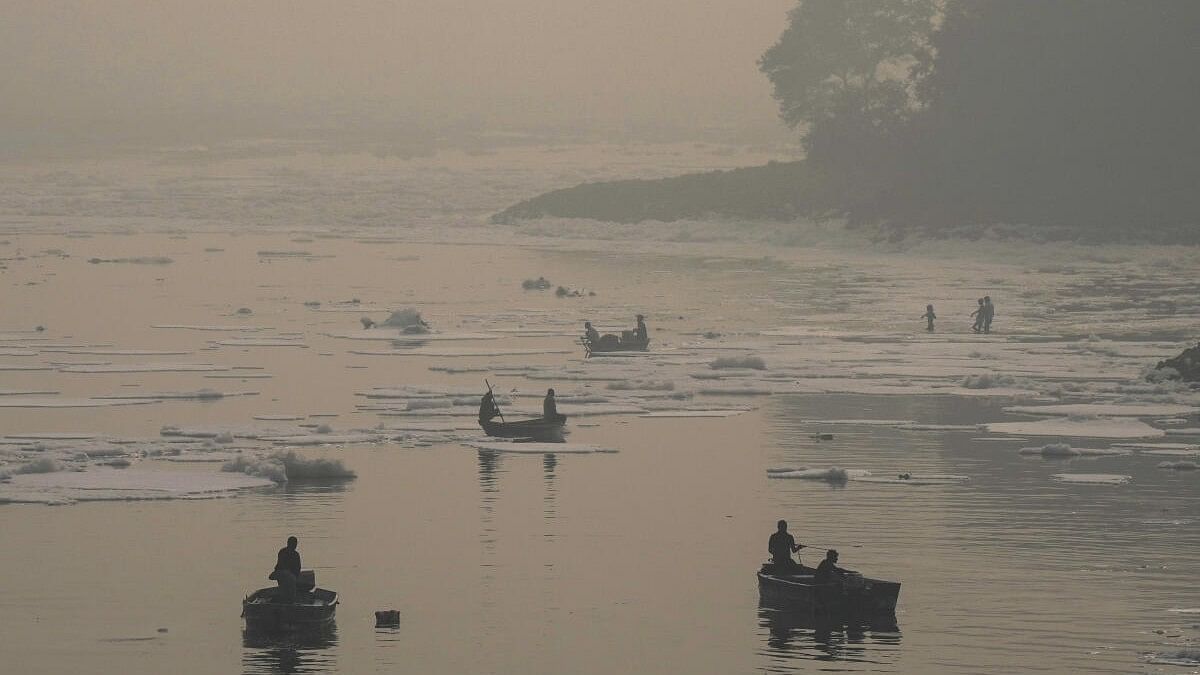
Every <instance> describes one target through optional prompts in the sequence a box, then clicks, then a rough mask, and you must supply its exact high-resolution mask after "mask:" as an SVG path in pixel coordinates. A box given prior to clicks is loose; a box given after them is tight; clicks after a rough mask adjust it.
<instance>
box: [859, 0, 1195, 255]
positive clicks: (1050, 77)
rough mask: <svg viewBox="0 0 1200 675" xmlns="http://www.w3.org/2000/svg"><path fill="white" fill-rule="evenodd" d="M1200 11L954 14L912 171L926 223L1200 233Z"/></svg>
mask: <svg viewBox="0 0 1200 675" xmlns="http://www.w3.org/2000/svg"><path fill="white" fill-rule="evenodd" d="M1197 30H1200V2H1196V1H1195V0H1154V1H1153V2H1146V1H1144V0H1106V1H1105V2H1094V1H1093V0H1053V1H1052V2H1047V1H1046V0H948V2H947V6H946V11H945V15H944V19H943V20H942V22H941V26H940V28H939V30H938V31H937V32H936V33H934V34H933V35H932V37H931V40H930V46H931V49H930V51H929V52H928V53H927V55H926V56H924V57H923V63H922V65H921V67H919V68H918V69H916V71H917V72H918V73H920V74H921V77H920V86H919V87H918V92H919V96H920V97H921V102H922V105H923V110H922V111H921V113H920V115H919V116H917V117H916V118H915V120H914V122H913V124H912V125H910V128H909V130H908V131H907V132H906V133H907V135H908V136H909V137H910V141H911V143H910V145H909V146H907V149H908V151H906V153H905V156H904V157H903V158H902V165H903V166H904V167H908V168H909V170H910V171H915V172H917V173H919V174H920V180H921V181H922V184H921V185H918V186H917V187H918V188H919V189H918V191H917V192H915V193H912V194H908V195H905V197H904V199H903V200H899V199H898V200H897V201H896V202H894V203H891V204H888V205H886V206H885V207H884V208H882V209H880V213H881V214H884V213H886V214H890V215H891V216H892V217H895V215H896V214H897V212H903V211H905V210H906V209H913V210H912V211H910V212H909V213H907V214H904V216H902V217H905V218H906V219H908V220H910V221H918V222H932V221H940V222H942V223H946V224H964V223H995V222H1009V223H1028V224H1034V225H1054V226H1066V227H1071V228H1074V229H1078V230H1087V231H1093V232H1096V231H1099V232H1101V233H1103V234H1104V235H1105V236H1108V235H1112V234H1120V233H1122V232H1136V233H1139V234H1145V233H1146V232H1147V231H1148V230H1151V229H1157V230H1158V231H1159V232H1166V231H1168V230H1170V231H1172V232H1177V233H1178V234H1179V235H1180V236H1179V237H1177V238H1180V239H1186V238H1189V237H1188V236H1184V235H1188V234H1189V232H1188V231H1189V230H1190V232H1191V234H1190V238H1191V239H1193V240H1194V239H1196V238H1198V236H1200V235H1198V234H1197V233H1198V232H1200V227H1197V223H1200V191H1198V190H1197V189H1196V181H1197V177H1198V176H1200V125H1198V124H1197V120H1198V119H1200V94H1197V92H1198V91H1200V69H1198V68H1197V67H1196V64H1197V63H1198V62H1200V61H1198V59H1200V42H1197V40H1196V38H1195V35H1196V32H1197Z"/></svg>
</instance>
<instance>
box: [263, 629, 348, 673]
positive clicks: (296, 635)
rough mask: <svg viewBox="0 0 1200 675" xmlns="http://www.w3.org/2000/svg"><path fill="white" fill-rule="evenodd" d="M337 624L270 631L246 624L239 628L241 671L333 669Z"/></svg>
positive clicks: (271, 671)
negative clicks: (242, 628)
mask: <svg viewBox="0 0 1200 675" xmlns="http://www.w3.org/2000/svg"><path fill="white" fill-rule="evenodd" d="M337 642H338V636H337V624H336V623H335V622H333V621H330V622H329V623H327V624H325V625H323V626H319V627H314V628H305V629H298V630H289V631H273V630H265V629H261V628H256V627H252V626H247V627H246V628H245V630H243V631H242V672H243V673H324V672H336V671H337V669H338V668H337V660H336V658H335V652H334V649H333V648H334V647H336V646H337Z"/></svg>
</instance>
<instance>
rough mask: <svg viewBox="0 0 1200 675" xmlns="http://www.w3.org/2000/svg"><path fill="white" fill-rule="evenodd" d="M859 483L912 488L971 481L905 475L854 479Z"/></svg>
mask: <svg viewBox="0 0 1200 675" xmlns="http://www.w3.org/2000/svg"><path fill="white" fill-rule="evenodd" d="M854 480H855V481H856V482H860V483H876V484H880V485H912V486H914V487H919V486H929V485H953V484H955V483H965V482H967V481H969V480H971V477H970V476H962V475H958V474H949V473H925V474H918V473H905V474H897V475H896V476H859V477H857V478H855V479H854Z"/></svg>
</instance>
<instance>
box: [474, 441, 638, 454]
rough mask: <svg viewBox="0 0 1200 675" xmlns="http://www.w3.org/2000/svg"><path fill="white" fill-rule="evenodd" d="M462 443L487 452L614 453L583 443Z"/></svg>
mask: <svg viewBox="0 0 1200 675" xmlns="http://www.w3.org/2000/svg"><path fill="white" fill-rule="evenodd" d="M464 445H467V446H469V447H472V448H475V449H476V450H486V451H489V452H507V453H513V454H522V455H532V454H536V455H550V454H555V455H558V454H570V455H581V454H592V453H615V452H617V451H616V450H615V449H612V448H606V447H603V446H599V445H589V444H584V443H521V442H511V443H505V442H500V441H465V442H464Z"/></svg>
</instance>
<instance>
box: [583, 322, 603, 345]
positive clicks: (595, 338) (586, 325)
mask: <svg viewBox="0 0 1200 675" xmlns="http://www.w3.org/2000/svg"><path fill="white" fill-rule="evenodd" d="M583 336H584V337H585V338H587V341H588V342H589V343H591V344H596V343H597V342H599V341H600V331H598V330H596V329H595V328H593V327H592V322H591V321H584V322H583Z"/></svg>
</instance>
